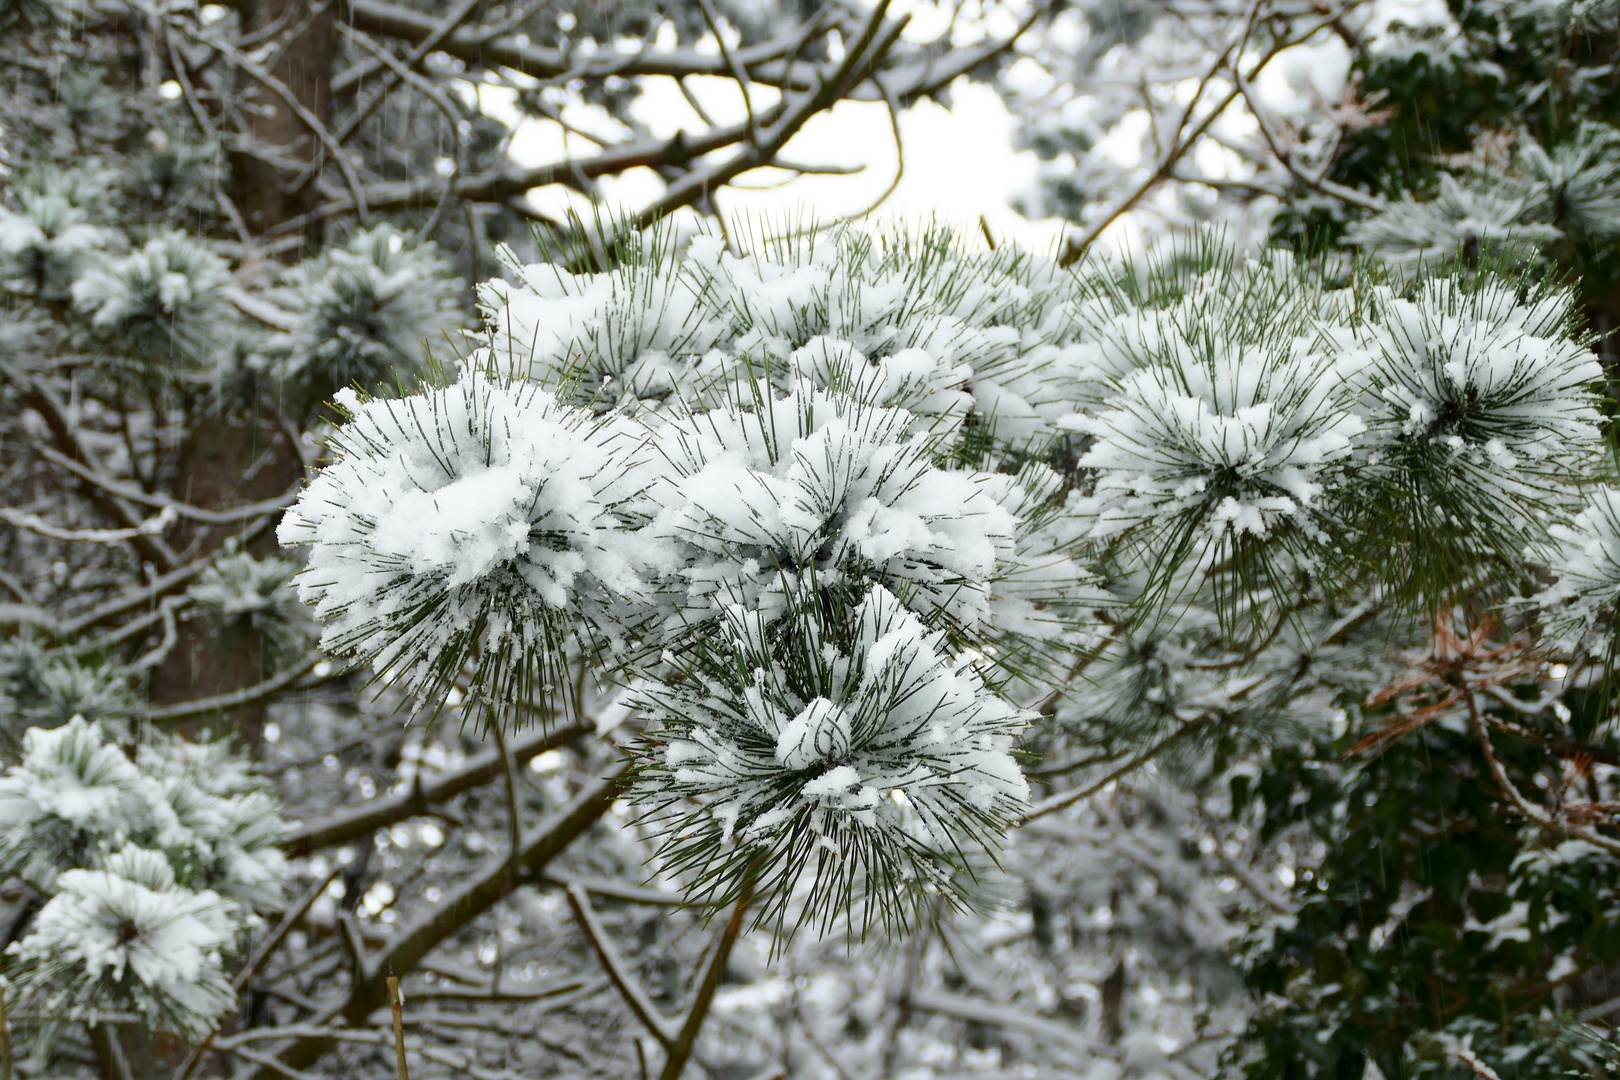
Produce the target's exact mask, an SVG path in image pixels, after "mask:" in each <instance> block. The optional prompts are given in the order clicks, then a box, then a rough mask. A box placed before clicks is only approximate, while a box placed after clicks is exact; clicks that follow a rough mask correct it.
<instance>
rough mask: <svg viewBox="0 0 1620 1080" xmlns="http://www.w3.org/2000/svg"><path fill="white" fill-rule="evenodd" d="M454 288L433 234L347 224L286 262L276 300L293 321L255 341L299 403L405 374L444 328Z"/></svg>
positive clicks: (452, 320)
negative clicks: (349, 231) (419, 239)
mask: <svg viewBox="0 0 1620 1080" xmlns="http://www.w3.org/2000/svg"><path fill="white" fill-rule="evenodd" d="M456 291H457V283H456V281H455V279H454V278H453V277H452V276H451V275H450V269H449V267H448V266H447V265H446V264H445V262H444V260H443V259H442V258H440V256H439V253H438V249H437V248H436V247H435V246H434V245H433V244H431V243H428V244H421V245H411V244H408V243H407V242H406V239H405V238H404V237H402V236H401V235H400V234H399V233H397V232H395V231H394V230H393V229H391V228H390V227H388V226H387V225H379V226H377V227H376V228H374V229H369V230H362V231H359V232H356V233H355V234H354V235H353V236H352V237H350V238H349V241H348V243H347V244H344V245H343V246H341V247H334V248H331V249H328V250H327V251H325V252H322V253H321V254H320V255H318V256H316V257H315V258H312V259H308V260H306V261H304V262H302V263H299V264H298V265H297V266H294V267H293V268H292V269H291V270H289V271H287V274H286V277H285V279H284V280H283V281H282V288H281V289H280V290H279V294H278V296H277V300H278V302H279V303H280V304H281V305H282V306H283V307H284V308H286V309H287V310H288V311H289V312H290V313H291V314H292V315H293V318H294V319H295V321H296V325H295V326H294V327H293V329H291V330H290V331H287V332H286V333H283V334H279V335H277V336H275V337H274V338H272V339H271V340H270V341H269V342H268V343H267V344H266V345H265V347H264V350H263V352H264V354H265V356H266V357H267V358H268V361H269V371H270V375H271V377H272V378H274V379H275V380H276V382H277V383H278V384H280V385H281V387H282V388H283V389H285V390H287V391H288V392H290V393H292V394H294V395H295V397H296V398H297V400H298V401H299V403H300V404H301V405H310V404H314V403H316V402H321V401H326V400H329V399H330V398H331V397H332V395H333V394H335V393H336V392H337V391H339V390H341V389H343V388H345V387H350V386H353V387H358V388H359V389H361V390H363V391H366V392H368V393H375V392H377V391H378V390H381V389H385V388H387V387H390V386H393V385H395V384H396V383H403V384H411V383H414V382H416V381H417V380H418V379H420V378H421V376H422V374H423V373H424V370H425V365H426V362H427V358H428V355H429V353H430V350H431V349H432V348H433V347H434V346H435V345H441V346H442V345H443V344H444V336H445V335H446V334H447V333H450V332H453V331H454V328H455V326H456V322H457V314H458V307H459V305H458V303H457V300H456Z"/></svg>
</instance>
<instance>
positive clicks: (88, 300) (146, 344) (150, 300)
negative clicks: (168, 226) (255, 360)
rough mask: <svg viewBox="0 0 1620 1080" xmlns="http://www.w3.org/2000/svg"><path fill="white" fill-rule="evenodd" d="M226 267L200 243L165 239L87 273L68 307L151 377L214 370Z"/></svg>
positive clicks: (172, 236)
mask: <svg viewBox="0 0 1620 1080" xmlns="http://www.w3.org/2000/svg"><path fill="white" fill-rule="evenodd" d="M230 281H231V275H230V271H229V269H227V268H226V265H225V261H224V260H223V259H221V258H220V257H219V256H218V255H215V254H214V253H213V252H212V251H211V250H210V249H209V248H208V247H207V246H206V245H204V244H203V243H201V242H200V241H197V240H194V239H192V238H191V237H189V236H187V235H185V234H184V233H180V232H171V233H164V234H163V235H162V236H159V237H156V238H155V239H153V240H150V241H148V242H147V243H146V244H145V245H144V246H143V247H141V248H138V249H137V250H135V251H132V252H130V253H129V254H128V255H125V256H124V257H122V258H119V259H113V260H110V261H109V262H107V263H106V264H105V265H102V266H96V267H93V268H92V269H90V270H89V271H87V272H86V273H85V274H84V275H83V276H82V277H80V278H79V280H78V281H76V282H74V284H73V302H74V304H75V305H76V306H77V307H78V308H79V310H80V311H82V312H83V313H84V314H86V315H88V316H89V318H90V324H91V326H92V327H94V328H95V330H96V331H97V332H98V333H100V334H103V335H105V336H106V337H109V338H117V339H118V341H119V343H120V345H121V347H123V348H124V349H127V350H128V351H129V352H130V353H131V354H132V355H133V356H135V357H137V358H138V359H139V360H140V361H141V362H143V363H144V364H145V365H147V368H146V373H147V374H148V375H149V376H150V377H151V378H153V379H161V378H168V377H173V376H174V375H176V374H179V373H183V372H186V371H206V370H208V369H209V368H210V367H211V366H213V365H215V364H217V363H218V362H219V359H220V352H221V349H222V347H223V346H224V345H226V344H228V341H227V340H226V334H225V319H226V317H227V314H228V313H227V311H226V303H225V295H224V291H225V287H226V286H227V285H229V284H230Z"/></svg>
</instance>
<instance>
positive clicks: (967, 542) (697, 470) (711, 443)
mask: <svg viewBox="0 0 1620 1080" xmlns="http://www.w3.org/2000/svg"><path fill="white" fill-rule="evenodd" d="M752 389H753V394H752V399H751V400H748V399H745V400H743V401H739V402H737V403H736V404H734V405H732V406H730V407H727V408H722V409H716V410H714V411H711V412H707V413H701V414H699V415H696V416H692V417H689V418H687V419H684V420H680V421H673V422H671V423H668V424H666V425H665V426H664V427H662V428H661V429H659V430H658V432H657V434H656V445H657V447H658V449H659V450H660V451H661V454H662V457H663V459H664V461H665V462H667V463H668V466H669V468H668V470H667V471H666V473H665V475H664V476H662V477H661V478H660V479H659V481H658V482H657V483H656V484H655V485H654V486H653V487H652V488H651V499H652V501H653V502H654V503H655V504H656V505H657V507H658V510H657V516H656V518H655V520H654V523H653V525H652V529H651V531H652V533H653V535H654V537H655V538H656V539H657V540H658V541H661V542H662V543H663V544H664V545H666V546H669V547H671V548H673V549H674V550H675V551H677V552H678V553H679V554H678V556H677V558H678V560H679V565H678V569H677V570H676V572H675V577H676V580H677V583H678V584H680V585H684V588H685V592H686V599H685V603H684V605H683V610H682V611H681V613H680V618H681V619H682V620H683V621H690V620H694V619H703V618H707V617H711V616H712V615H713V614H714V613H716V612H718V611H720V610H724V609H725V608H726V607H728V606H729V605H732V604H744V605H746V606H748V607H750V608H753V609H757V610H761V611H764V612H765V613H767V615H769V616H772V617H774V616H775V615H777V614H780V613H782V612H783V611H784V610H785V608H786V605H788V604H790V603H791V599H792V596H793V595H794V593H795V591H796V590H797V589H799V588H801V587H803V586H809V587H811V588H818V589H826V590H835V589H840V588H855V589H856V590H857V591H859V590H860V589H862V588H864V584H863V582H865V581H877V582H881V583H883V584H884V585H886V586H887V587H888V588H890V589H891V590H893V591H894V592H895V593H896V594H897V595H899V596H900V597H902V598H903V600H904V602H905V603H906V604H907V605H908V606H910V607H911V608H912V609H913V610H916V611H919V612H922V613H923V614H924V615H925V617H927V618H929V619H930V621H937V618H938V617H940V616H943V617H944V618H946V619H948V620H950V621H952V622H953V623H956V624H960V625H966V626H971V627H978V626H980V625H981V624H983V623H984V622H985V620H986V618H987V616H988V613H989V607H988V602H989V598H990V588H991V583H992V581H993V580H994V578H995V576H996V574H997V570H998V567H999V566H1000V564H1001V563H1002V561H1003V560H1004V559H1005V558H1006V557H1007V556H1008V555H1009V554H1010V549H1011V545H1012V538H1013V532H1014V527H1015V523H1014V520H1013V517H1012V515H1011V514H1009V513H1008V512H1007V511H1006V509H1005V508H1003V507H1002V505H1001V504H1000V503H998V502H997V501H996V500H995V498H994V497H993V496H992V494H991V492H990V491H989V490H987V489H986V488H985V486H984V484H983V482H982V480H983V478H981V477H979V476H976V475H975V474H973V473H971V472H968V471H964V470H957V469H946V468H941V467H940V466H939V465H937V464H936V461H937V458H938V447H937V444H936V442H935V441H934V440H932V439H930V438H929V437H927V436H924V435H919V434H913V433H912V427H913V423H912V416H911V414H909V413H907V412H905V411H904V410H901V409H888V408H883V407H881V406H875V405H868V404H865V403H864V402H862V401H860V400H858V399H856V398H853V397H848V396H843V395H834V394H828V393H826V392H823V391H818V390H815V389H813V388H810V387H801V388H800V389H799V390H797V391H796V392H794V393H792V394H788V395H783V396H780V397H778V396H776V395H774V394H772V392H771V391H770V388H769V386H767V385H764V384H761V385H757V386H755V387H754V388H752ZM740 393H742V394H747V393H748V390H747V389H743V390H742V391H740Z"/></svg>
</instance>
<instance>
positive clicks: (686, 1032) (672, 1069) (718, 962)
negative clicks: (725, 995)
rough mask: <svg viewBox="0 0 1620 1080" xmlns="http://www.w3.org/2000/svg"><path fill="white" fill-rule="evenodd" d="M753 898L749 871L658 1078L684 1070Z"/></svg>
mask: <svg viewBox="0 0 1620 1080" xmlns="http://www.w3.org/2000/svg"><path fill="white" fill-rule="evenodd" d="M753 899H754V878H753V875H752V874H750V875H749V877H748V880H747V881H746V882H745V883H744V884H743V890H742V895H741V896H739V897H737V904H736V906H735V907H733V908H732V909H731V918H730V919H728V920H727V921H726V925H725V928H724V929H722V930H721V931H720V937H719V940H717V941H716V942H715V946H714V956H713V958H712V959H711V960H710V961H709V967H708V970H707V971H705V972H704V973H703V982H702V983H700V984H699V985H698V990H697V994H696V995H695V996H694V997H693V998H692V1005H691V1007H690V1008H689V1009H687V1010H686V1020H685V1022H684V1023H682V1024H681V1030H680V1033H679V1034H678V1035H677V1036H676V1037H675V1045H674V1046H672V1047H670V1050H669V1057H668V1058H666V1059H665V1060H664V1069H663V1071H662V1072H661V1073H659V1074H658V1080H680V1076H681V1073H682V1072H684V1071H686V1063H687V1062H688V1061H689V1060H691V1057H692V1051H693V1050H694V1049H695V1048H696V1047H697V1039H698V1033H699V1032H700V1031H702V1029H703V1021H704V1020H705V1019H706V1018H707V1017H708V1015H709V1006H710V1005H712V1004H713V1003H714V992H715V991H716V990H718V989H719V988H720V977H721V976H722V975H724V974H725V973H726V962H727V961H728V960H730V959H731V950H732V947H733V946H735V945H736V944H737V938H738V937H740V936H741V935H742V928H743V920H744V918H745V917H746V916H747V914H748V905H749V904H751V903H752V902H753Z"/></svg>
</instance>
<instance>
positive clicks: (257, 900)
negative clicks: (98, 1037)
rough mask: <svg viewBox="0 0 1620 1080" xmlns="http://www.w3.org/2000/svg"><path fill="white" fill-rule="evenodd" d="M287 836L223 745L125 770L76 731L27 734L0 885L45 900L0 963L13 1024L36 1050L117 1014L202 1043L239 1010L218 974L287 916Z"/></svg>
mask: <svg viewBox="0 0 1620 1080" xmlns="http://www.w3.org/2000/svg"><path fill="white" fill-rule="evenodd" d="M284 828H285V827H284V825H283V824H282V820H281V817H280V811H279V808H278V807H277V805H276V803H275V801H274V800H273V799H271V798H270V797H269V796H268V795H266V794H265V792H264V791H263V788H262V784H261V783H260V782H259V781H258V780H257V778H255V777H254V776H253V775H252V774H251V773H250V772H249V771H248V769H247V766H246V764H245V763H244V762H243V761H242V760H241V759H239V758H237V757H235V756H234V755H232V754H231V753H230V752H229V751H228V750H226V749H225V748H224V747H223V746H221V745H218V744H196V743H190V742H186V741H185V740H181V739H177V738H173V737H169V736H152V737H151V738H149V739H148V740H147V741H145V742H144V743H142V744H141V746H140V747H139V749H138V750H137V751H136V753H135V756H134V757H133V759H132V758H131V757H130V755H129V754H128V753H126V751H125V750H124V749H123V748H122V747H120V746H119V745H117V744H116V743H112V742H108V741H106V740H105V738H104V736H103V734H102V731H101V727H100V725H99V724H95V723H89V722H86V721H84V720H83V719H81V718H74V719H73V720H71V721H69V722H68V723H66V724H63V725H62V726H60V727H57V728H52V729H44V728H33V729H30V730H29V731H28V733H27V734H26V736H25V738H24V748H23V754H22V760H21V761H20V762H19V763H18V764H16V765H13V766H11V767H10V768H9V769H8V770H7V771H6V774H5V775H4V776H3V777H0V877H4V878H19V879H21V880H22V881H24V882H25V883H27V884H28V885H29V886H30V887H32V888H33V889H35V890H37V891H38V892H39V893H40V894H41V895H42V897H43V898H44V900H45V903H44V906H43V907H42V908H41V909H40V911H39V913H38V914H37V915H36V916H35V917H34V918H33V920H32V922H31V923H29V924H27V928H26V929H27V932H26V934H25V935H24V936H23V937H21V938H20V939H19V940H18V941H16V942H15V943H14V944H13V945H12V946H11V947H10V948H9V949H8V950H7V951H6V953H5V954H4V957H3V965H4V971H5V974H6V977H7V978H8V979H9V980H10V982H11V985H12V987H13V990H12V995H13V997H12V1005H13V1017H19V1016H20V1017H21V1018H22V1019H24V1020H25V1021H26V1022H27V1023H28V1024H30V1025H32V1026H34V1027H35V1028H36V1029H37V1031H38V1034H39V1036H40V1037H41V1038H42V1039H46V1040H49V1039H50V1038H52V1037H53V1036H54V1034H55V1032H56V1031H57V1030H58V1029H60V1027H61V1026H62V1025H63V1024H65V1023H68V1022H70V1021H71V1022H88V1023H95V1022H97V1021H98V1019H100V1018H102V1017H106V1016H115V1015H116V1016H123V1015H128V1014H133V1015H135V1016H137V1017H139V1018H140V1019H141V1020H142V1022H144V1023H146V1024H148V1025H149V1026H150V1027H151V1028H153V1029H154V1030H158V1031H165V1032H169V1033H172V1034H177V1035H181V1036H184V1037H186V1038H192V1039H196V1038H200V1037H201V1036H202V1035H205V1034H206V1033H207V1032H208V1031H210V1030H212V1028H213V1026H214V1024H215V1023H216V1022H217V1021H218V1020H219V1018H220V1017H221V1016H222V1015H223V1014H224V1013H225V1012H226V1011H227V1010H228V1009H230V1008H231V1007H232V1006H233V1005H234V1002H235V994H234V991H232V990H231V988H230V980H229V978H228V977H227V975H226V971H225V967H224V963H225V959H226V958H227V957H228V956H229V955H231V954H232V953H234V951H235V950H236V948H237V947H238V946H239V945H240V943H241V941H242V939H243V936H244V934H245V932H246V930H247V929H248V927H249V926H250V925H251V920H252V918H253V916H254V913H255V912H268V911H272V910H274V909H275V908H276V907H277V906H278V905H279V904H280V903H281V902H282V898H283V888H284V886H285V883H286V882H287V880H288V878H289V876H290V873H289V868H288V866H287V863H286V860H285V857H284V856H283V855H282V854H281V852H280V850H279V849H278V847H277V845H278V843H279V841H280V840H281V837H282V835H283V832H284Z"/></svg>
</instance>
